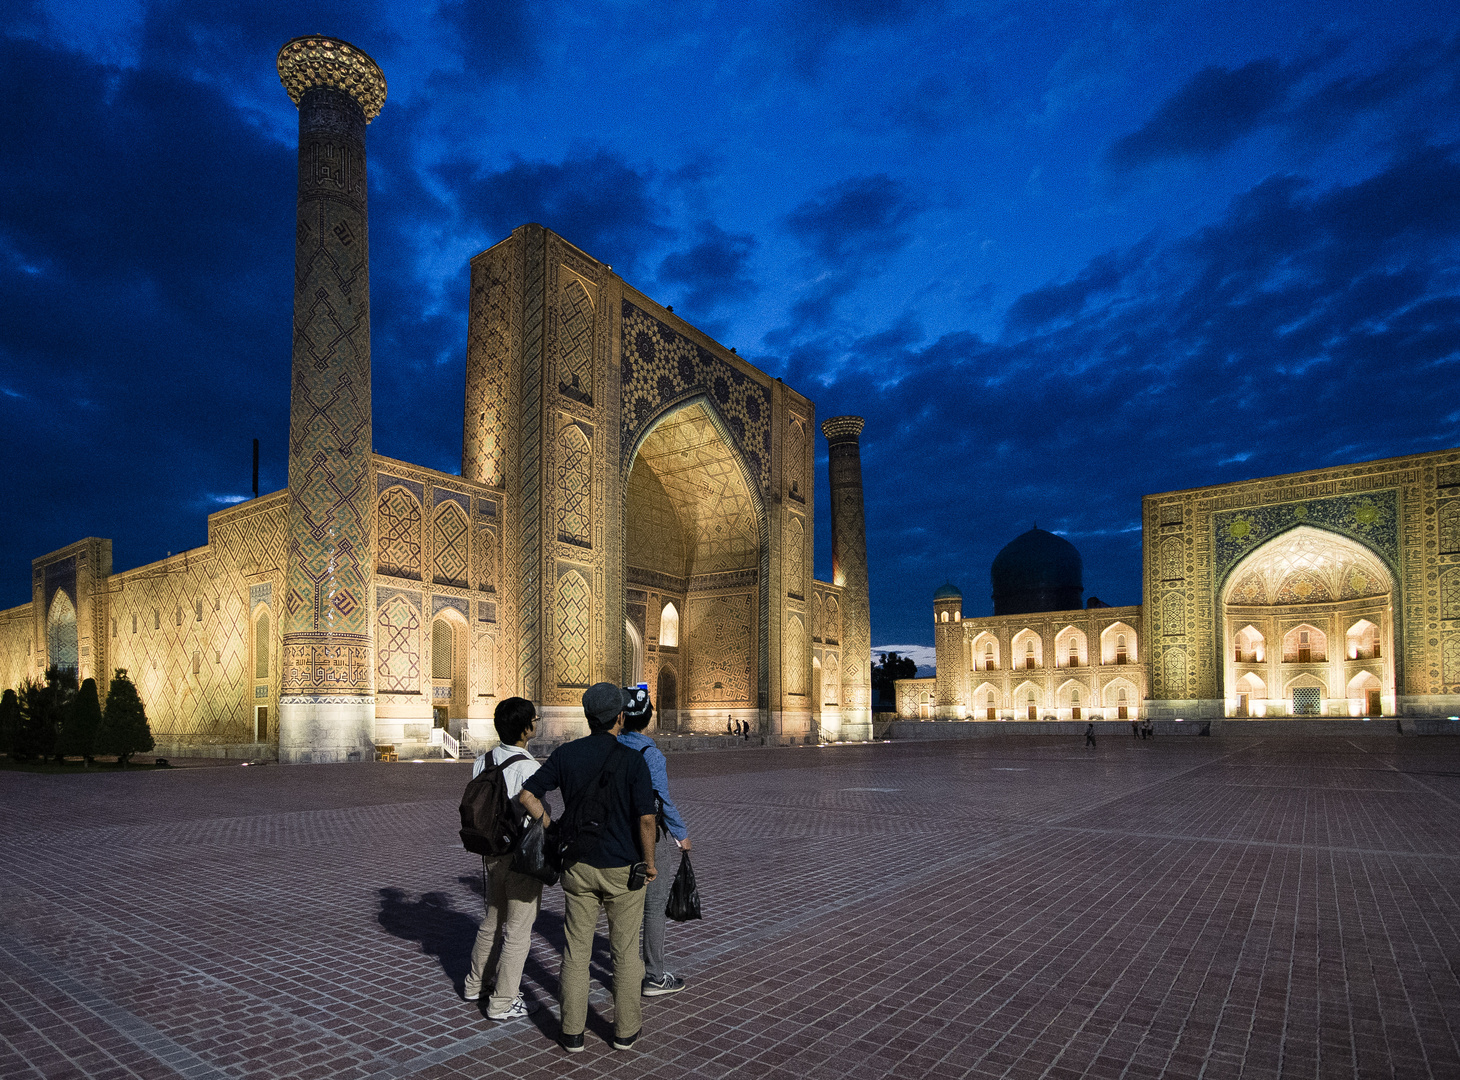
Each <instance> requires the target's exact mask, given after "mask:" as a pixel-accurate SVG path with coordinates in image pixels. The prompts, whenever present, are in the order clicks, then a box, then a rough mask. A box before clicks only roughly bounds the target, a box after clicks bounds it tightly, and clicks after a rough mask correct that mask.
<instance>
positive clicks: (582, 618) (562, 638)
mask: <svg viewBox="0 0 1460 1080" xmlns="http://www.w3.org/2000/svg"><path fill="white" fill-rule="evenodd" d="M553 608H554V612H555V620H554V621H555V624H556V629H557V649H556V660H557V664H556V667H557V684H558V686H560V687H572V688H573V689H579V688H582V689H584V690H586V689H587V688H588V686H589V680H590V678H591V675H592V669H591V667H590V664H589V660H590V656H591V653H592V648H593V633H592V628H593V621H592V614H593V593H592V591H591V590H590V589H589V587H588V583H587V582H586V581H584V580H583V575H582V574H581V573H580V572H579V571H578V570H576V569H570V570H565V571H564V572H563V573H562V574H561V575H560V576H559V577H558V583H557V589H556V591H555V596H554V603H553Z"/></svg>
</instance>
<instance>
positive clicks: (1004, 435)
mask: <svg viewBox="0 0 1460 1080" xmlns="http://www.w3.org/2000/svg"><path fill="white" fill-rule="evenodd" d="M1457 257H1460V148H1457V147H1455V146H1446V147H1432V146H1431V147H1419V148H1416V149H1413V150H1412V151H1410V152H1408V153H1405V154H1404V155H1402V156H1400V157H1398V158H1397V159H1395V160H1394V161H1393V162H1391V164H1390V165H1389V167H1388V168H1385V169H1384V170H1382V171H1381V172H1380V173H1378V174H1377V175H1375V176H1374V177H1372V178H1370V179H1368V180H1365V181H1363V182H1360V183H1357V184H1353V185H1346V186H1338V187H1334V188H1331V189H1327V190H1314V189H1313V187H1312V185H1310V184H1308V183H1306V182H1304V181H1301V180H1298V179H1295V178H1292V177H1274V178H1272V179H1270V180H1268V181H1265V182H1264V183H1262V184H1259V185H1258V186H1257V187H1255V188H1253V189H1252V190H1251V191H1249V192H1247V193H1246V194H1244V195H1243V196H1242V197H1241V198H1239V199H1237V200H1235V201H1234V202H1233V204H1232V206H1231V207H1230V208H1229V210H1228V212H1227V214H1226V215H1225V216H1224V217H1223V218H1222V220H1220V221H1219V222H1216V223H1214V224H1213V225H1211V226H1209V227H1207V228H1203V229H1200V230H1198V231H1196V232H1195V233H1193V234H1191V235H1190V236H1187V237H1184V238H1182V239H1180V240H1178V241H1174V242H1171V243H1167V244H1163V245H1158V244H1154V243H1152V242H1149V241H1146V242H1143V243H1141V244H1137V245H1135V246H1133V247H1131V248H1129V249H1126V250H1123V251H1118V252H1114V253H1111V254H1109V255H1105V256H1102V257H1100V258H1098V259H1095V260H1092V262H1091V263H1090V264H1089V265H1088V266H1086V267H1085V268H1084V269H1083V270H1082V271H1081V272H1080V273H1078V274H1076V275H1074V276H1073V277H1072V278H1071V279H1070V280H1069V281H1067V282H1063V283H1054V284H1051V285H1050V286H1047V287H1045V288H1042V289H1038V290H1034V291H1032V292H1030V293H1028V294H1026V295H1025V296H1023V297H1021V298H1019V299H1018V300H1017V301H1016V302H1015V303H1014V304H1013V305H1011V307H1010V309H1009V314H1008V322H1007V332H1006V337H1005V339H1004V340H1003V341H1001V342H999V343H991V342H987V341H984V340H981V339H979V338H978V337H977V336H975V335H971V334H967V333H955V334H948V335H945V336H943V337H941V338H939V339H938V340H936V341H933V342H931V343H929V344H927V345H925V346H920V345H919V344H918V341H919V339H918V335H917V332H916V328H915V327H912V326H909V325H908V324H907V323H906V322H904V323H902V324H899V325H898V326H896V327H894V328H893V329H892V330H890V331H887V332H884V333H883V334H880V335H875V336H874V335H868V336H866V337H865V338H863V339H860V340H859V341H857V342H855V343H854V344H853V345H852V346H851V348H850V349H849V350H847V351H846V352H845V353H844V354H842V355H840V356H832V355H827V354H825V353H820V352H817V351H815V350H810V349H804V350H800V351H797V352H793V353H792V354H791V355H790V356H789V357H788V359H787V363H786V373H785V377H786V379H787V381H789V382H791V383H792V384H793V385H805V384H807V383H810V382H811V381H813V380H814V379H816V378H817V376H819V375H821V374H822V373H823V372H825V371H826V370H828V367H829V366H834V364H835V362H836V361H838V360H841V361H842V366H841V368H840V370H839V374H838V376H837V379H836V381H835V382H833V383H832V384H831V385H829V386H827V387H826V388H825V389H824V390H822V391H820V392H819V394H818V411H819V412H820V413H821V414H823V415H834V414H835V413H837V412H841V411H847V412H859V413H861V414H863V415H866V416H867V417H868V423H867V429H866V433H865V437H864V439H863V446H864V450H863V454H864V464H863V467H864V474H865V475H866V476H868V477H869V478H875V479H874V480H873V482H872V484H871V485H870V486H869V492H868V512H867V518H868V522H869V528H870V530H871V535H870V547H871V553H872V562H873V565H874V566H875V567H876V568H877V572H876V574H875V575H874V580H873V588H874V589H875V590H877V592H878V596H877V598H876V599H875V600H874V603H875V604H876V605H877V607H878V610H879V611H881V612H884V613H886V614H884V615H883V616H882V617H881V618H880V619H879V622H878V626H879V630H878V636H879V638H882V639H896V640H916V635H917V633H918V632H919V625H920V620H922V619H924V618H925V617H926V614H927V609H928V604H929V602H930V601H929V596H930V595H931V592H930V590H931V589H932V588H934V587H935V586H936V585H937V584H938V583H940V582H941V581H942V580H943V578H944V577H952V579H953V580H954V581H955V582H956V583H957V584H959V585H960V587H962V589H963V590H964V594H965V596H966V597H967V598H968V600H967V609H968V610H970V611H972V612H980V611H986V610H988V598H987V576H986V575H987V568H988V566H989V565H990V563H991V561H992V559H993V556H994V554H995V553H996V552H997V551H998V549H999V548H1000V547H1002V546H1003V545H1004V544H1005V543H1006V542H1008V541H1009V540H1010V539H1012V538H1013V537H1014V536H1015V535H1017V534H1018V533H1020V532H1022V531H1024V530H1025V529H1027V528H1029V527H1030V525H1031V524H1032V523H1033V522H1034V521H1036V520H1037V521H1038V522H1039V523H1040V525H1041V526H1043V527H1045V528H1052V529H1055V530H1056V531H1059V532H1062V533H1064V534H1065V535H1067V536H1069V537H1070V539H1071V540H1072V541H1074V542H1075V544H1076V545H1077V546H1078V547H1079V548H1080V549H1081V551H1082V553H1083V554H1084V557H1085V584H1086V588H1087V591H1088V592H1090V593H1092V594H1094V595H1098V596H1100V597H1101V598H1102V599H1104V600H1106V601H1107V602H1110V603H1135V602H1138V601H1139V600H1140V578H1139V575H1140V558H1139V551H1140V527H1139V513H1140V497H1141V496H1142V495H1143V494H1147V493H1153V492H1159V491H1166V490H1172V489H1178V488H1183V487H1190V486H1195V485H1200V484H1206V483H1212V482H1215V481H1217V480H1221V479H1230V480H1236V479H1241V478H1244V477H1248V476H1264V475H1271V474H1274V473H1281V472H1287V471H1292V470H1295V469H1301V468H1309V467H1318V466H1324V465H1331V464H1338V463H1341V462H1343V461H1355V460H1364V459H1365V458H1371V457H1382V456H1386V455H1391V454H1396V453H1405V452H1419V451H1423V450H1429V449H1438V448H1440V447H1442V446H1448V445H1453V444H1454V443H1455V442H1456V438H1455V436H1456V416H1455V409H1454V402H1455V400H1456V399H1457V392H1460V277H1457V275H1456V273H1455V271H1454V267H1455V265H1456V259H1457ZM873 389H875V393H874V392H870V391H871V390H873ZM932 462H936V468H937V473H938V484H937V487H936V491H937V494H936V495H935V496H930V497H922V498H910V497H909V493H910V492H915V491H919V490H922V488H923V487H924V486H925V485H924V481H923V479H922V477H923V476H925V475H926V472H927V470H928V467H929V465H930V463H932ZM1218 462H1220V463H1221V465H1219V466H1216V467H1215V470H1214V463H1218ZM818 494H819V495H820V494H821V492H818ZM817 512H818V514H820V513H823V512H824V511H823V510H821V509H818V511H817ZM823 572H824V568H823Z"/></svg>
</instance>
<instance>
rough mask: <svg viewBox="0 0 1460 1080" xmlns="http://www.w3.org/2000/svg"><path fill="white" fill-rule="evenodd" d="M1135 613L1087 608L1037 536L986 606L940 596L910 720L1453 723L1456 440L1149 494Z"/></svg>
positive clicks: (1012, 556) (1058, 553)
mask: <svg viewBox="0 0 1460 1080" xmlns="http://www.w3.org/2000/svg"><path fill="white" fill-rule="evenodd" d="M1141 517H1142V522H1141V525H1142V537H1143V540H1142V567H1143V574H1142V581H1143V595H1144V596H1145V598H1146V602H1145V603H1144V604H1137V605H1133V606H1129V607H1107V606H1105V605H1103V604H1101V603H1100V602H1099V601H1098V600H1094V599H1092V600H1090V601H1089V602H1088V603H1083V604H1082V597H1083V592H1084V587H1083V581H1082V561H1081V558H1080V555H1079V552H1078V551H1077V550H1076V549H1075V547H1074V546H1073V545H1072V544H1070V543H1069V542H1068V541H1067V540H1065V539H1063V538H1061V537H1058V536H1054V535H1053V534H1051V533H1048V532H1045V531H1043V530H1040V529H1038V528H1035V529H1033V530H1031V531H1030V532H1028V533H1025V534H1024V535H1023V536H1020V537H1018V538H1016V539H1015V540H1013V541H1012V542H1011V543H1010V544H1009V545H1008V546H1006V547H1005V548H1004V549H1003V550H1002V551H1001V552H1000V553H999V555H998V556H997V557H996V558H995V560H994V563H993V566H992V568H991V571H990V583H991V585H992V588H993V601H994V614H993V616H991V617H986V618H965V617H964V615H963V595H962V593H961V591H960V590H959V589H958V588H957V587H956V586H953V585H951V584H950V585H947V586H944V587H943V588H941V589H939V590H938V591H937V593H936V594H935V596H934V598H933V620H934V634H935V640H936V649H937V671H936V677H934V678H930V679H907V680H900V681H899V682H898V684H897V689H896V695H897V715H898V718H899V719H906V720H917V719H927V720H968V721H988V720H993V721H1000V722H1002V721H1011V720H1014V721H1025V720H1041V721H1043V720H1063V721H1071V720H1075V721H1089V720H1124V719H1137V718H1150V719H1153V720H1174V719H1176V718H1178V717H1179V718H1182V719H1194V720H1202V719H1207V720H1210V719H1219V718H1220V719H1225V720H1227V721H1244V720H1261V719H1276V718H1300V719H1321V718H1325V717H1326V718H1360V717H1362V718H1369V719H1371V720H1372V719H1375V718H1379V717H1396V718H1402V717H1410V718H1429V719H1434V718H1439V719H1447V718H1449V717H1452V716H1457V715H1460V450H1455V449H1451V450H1441V451H1435V452H1431V453H1425V454H1415V455H1411V456H1407V457H1398V458H1390V459H1387V460H1381V461H1369V462H1363V463H1359V464H1354V465H1343V466H1337V467H1333V468H1325V469H1315V470H1311V471H1308V472H1300V473H1294V474H1291V475H1287V476H1275V477H1267V478H1263V479H1254V480H1245V481H1241V482H1238V483H1231V484H1219V485H1214V486H1211V487H1202V488H1193V489H1191V490H1187V491H1173V492H1167V493H1164V494H1159V495H1147V496H1146V497H1145V498H1144V500H1143V501H1142V508H1141Z"/></svg>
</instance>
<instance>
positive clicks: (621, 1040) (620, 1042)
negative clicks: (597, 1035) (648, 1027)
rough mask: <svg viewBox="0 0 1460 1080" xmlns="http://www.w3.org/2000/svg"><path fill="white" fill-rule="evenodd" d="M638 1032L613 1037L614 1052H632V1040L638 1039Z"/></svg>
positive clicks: (641, 1029)
mask: <svg viewBox="0 0 1460 1080" xmlns="http://www.w3.org/2000/svg"><path fill="white" fill-rule="evenodd" d="M643 1030H644V1029H643V1028H640V1029H639V1031H643ZM639 1031H636V1032H634V1033H633V1034H632V1035H615V1036H614V1037H613V1048H614V1049H615V1050H632V1049H633V1048H634V1040H635V1039H637V1038H638V1037H639Z"/></svg>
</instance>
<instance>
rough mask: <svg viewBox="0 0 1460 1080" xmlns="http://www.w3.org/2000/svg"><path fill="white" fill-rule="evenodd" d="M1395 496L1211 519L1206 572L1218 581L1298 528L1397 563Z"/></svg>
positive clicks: (1362, 496)
mask: <svg viewBox="0 0 1460 1080" xmlns="http://www.w3.org/2000/svg"><path fill="white" fill-rule="evenodd" d="M1398 522H1399V492H1398V491H1396V490H1394V489H1392V488H1391V489H1389V490H1384V491H1365V492H1362V493H1359V494H1353V495H1340V496H1338V497H1336V498H1329V499H1305V500H1303V501H1301V502H1292V503H1276V504H1271V505H1268V506H1256V507H1250V508H1243V509H1240V510H1229V511H1226V512H1224V513H1218V514H1213V515H1212V537H1213V545H1212V552H1213V560H1212V570H1213V572H1214V573H1215V574H1216V575H1217V577H1218V578H1219V579H1220V578H1221V576H1222V575H1223V574H1225V573H1226V571H1227V570H1228V569H1229V568H1230V567H1231V566H1232V564H1234V563H1235V562H1237V560H1238V559H1241V558H1242V557H1243V556H1244V555H1246V554H1248V553H1249V552H1251V551H1253V550H1254V549H1255V548H1257V547H1258V546H1259V545H1261V544H1262V543H1264V542H1265V541H1267V540H1270V539H1271V538H1272V537H1274V536H1276V535H1278V534H1279V533H1281V532H1283V531H1285V530H1287V529H1291V528H1293V527H1295V526H1298V525H1312V526H1315V527H1317V528H1322V529H1328V530H1331V531H1332V532H1336V533H1339V534H1341V535H1343V536H1347V537H1350V538H1352V539H1355V540H1358V541H1360V542H1361V543H1363V544H1365V545H1367V546H1368V547H1371V548H1373V549H1374V550H1375V551H1377V552H1378V553H1379V554H1380V555H1382V556H1384V557H1385V558H1386V559H1387V560H1388V561H1389V565H1390V566H1397V565H1398V563H1399V525H1398Z"/></svg>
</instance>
